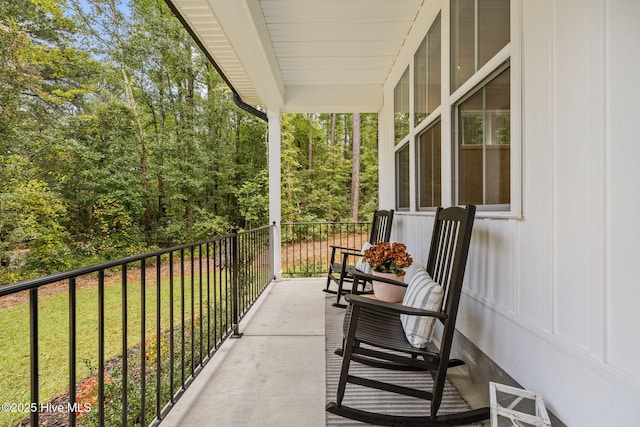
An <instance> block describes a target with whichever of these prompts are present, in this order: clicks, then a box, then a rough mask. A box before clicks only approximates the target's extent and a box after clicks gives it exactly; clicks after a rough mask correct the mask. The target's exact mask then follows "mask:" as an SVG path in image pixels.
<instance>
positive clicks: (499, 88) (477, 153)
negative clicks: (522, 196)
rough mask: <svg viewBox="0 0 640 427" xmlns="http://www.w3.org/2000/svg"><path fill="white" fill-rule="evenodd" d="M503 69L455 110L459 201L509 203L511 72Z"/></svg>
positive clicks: (480, 203) (482, 203) (505, 205)
mask: <svg viewBox="0 0 640 427" xmlns="http://www.w3.org/2000/svg"><path fill="white" fill-rule="evenodd" d="M504 68H506V66H505V67H504ZM504 68H502V69H500V70H499V71H498V74H497V75H496V74H494V75H493V76H491V77H490V78H489V79H488V80H487V81H486V82H484V83H482V84H481V85H480V86H479V87H478V88H477V89H475V90H474V91H472V92H471V94H470V95H469V96H467V97H466V98H463V100H462V101H461V102H460V103H459V104H457V105H456V107H455V109H454V111H455V119H456V123H457V128H456V139H457V146H458V153H457V154H458V203H460V204H474V205H504V207H505V208H508V205H509V203H510V194H511V137H510V135H511V119H510V117H511V105H510V94H511V91H510V71H509V69H508V68H506V69H504Z"/></svg>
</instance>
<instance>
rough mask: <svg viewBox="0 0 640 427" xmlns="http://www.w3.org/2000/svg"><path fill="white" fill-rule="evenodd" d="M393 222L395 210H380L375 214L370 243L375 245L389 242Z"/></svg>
mask: <svg viewBox="0 0 640 427" xmlns="http://www.w3.org/2000/svg"><path fill="white" fill-rule="evenodd" d="M392 222H393V210H390V211H385V210H379V211H376V212H375V213H374V214H373V222H372V223H371V236H370V237H369V243H371V244H372V245H375V244H376V243H378V242H388V241H389V239H390V238H391V223H392Z"/></svg>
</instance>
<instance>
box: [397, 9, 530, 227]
mask: <svg viewBox="0 0 640 427" xmlns="http://www.w3.org/2000/svg"><path fill="white" fill-rule="evenodd" d="M510 8H511V12H510V13H511V15H510V19H511V34H510V37H511V40H510V42H509V44H507V45H506V46H505V47H504V48H503V49H501V50H500V51H499V52H498V53H497V54H496V55H495V56H494V57H493V58H492V59H491V60H489V61H488V62H487V63H486V64H485V65H484V66H483V67H482V68H480V70H478V71H477V72H476V73H475V74H474V75H473V76H471V77H470V78H469V80H467V81H466V82H465V83H463V84H462V85H461V86H460V87H459V88H458V89H456V90H455V91H454V93H449V92H450V80H451V77H450V50H451V34H450V31H451V25H450V24H451V20H450V16H451V15H450V3H449V2H448V1H445V2H443V7H442V9H441V10H440V11H438V12H436V13H435V14H434V15H433V20H432V21H430V22H429V23H428V25H426V28H425V29H424V31H425V32H424V33H423V34H420V35H419V37H418V39H419V42H417V44H416V46H415V49H413V51H411V52H408V53H407V62H406V63H405V65H403V66H401V67H400V68H401V69H402V73H403V72H404V70H405V68H406V66H407V65H406V64H408V65H409V72H410V76H409V86H410V93H409V110H410V113H409V114H410V120H409V135H408V136H407V137H405V138H403V139H402V141H400V142H399V143H398V144H396V145H395V146H394V147H393V152H394V153H395V152H396V151H397V150H398V149H400V148H401V147H404V144H405V143H408V144H409V155H410V161H409V166H410V173H409V179H410V181H409V182H410V194H411V197H410V209H409V211H406V210H403V212H402V213H403V214H409V213H410V214H417V215H427V216H428V215H433V212H430V211H426V210H422V209H418V196H419V195H418V192H417V191H418V188H417V181H416V174H417V161H416V154H417V149H416V144H417V143H416V139H417V137H418V135H419V134H420V133H421V132H423V131H424V130H425V129H426V128H427V127H429V126H431V125H432V124H433V122H434V121H435V120H438V119H439V120H440V121H441V126H442V135H441V144H442V148H441V150H442V151H441V156H442V158H441V161H442V164H441V171H442V183H441V184H442V205H443V206H450V205H453V204H454V203H456V191H455V188H456V186H457V175H456V168H457V166H456V164H455V163H454V160H455V156H454V153H455V149H456V147H455V141H454V140H453V137H454V135H453V133H454V132H452V131H450V130H453V127H452V126H454V123H453V121H454V120H453V119H454V118H453V115H452V114H453V111H452V110H453V106H454V105H455V104H456V103H457V102H458V101H459V100H460V99H461V98H462V97H464V96H465V95H466V94H468V93H469V91H471V90H472V89H474V88H475V87H476V86H477V85H478V84H480V83H481V82H482V81H483V80H485V79H486V78H487V77H488V76H489V75H491V74H492V73H493V72H494V71H495V70H496V69H497V68H499V67H500V66H501V65H502V64H503V63H504V62H505V61H509V66H510V79H511V92H510V96H511V99H510V101H511V147H510V149H511V159H510V160H511V177H510V178H511V194H510V202H511V203H510V206H509V208H507V209H504V210H500V209H496V208H495V207H492V206H491V205H487V206H482V207H479V209H478V210H477V211H476V216H477V217H483V218H516V219H517V218H522V216H523V206H522V197H523V195H522V188H523V182H522V175H523V160H522V156H523V137H522V113H523V110H522V37H521V33H522V0H511V3H510ZM438 13H439V14H440V20H441V23H440V25H441V32H442V34H441V40H442V47H441V54H442V61H441V78H442V80H441V82H440V84H441V100H442V102H441V105H440V106H439V107H438V108H436V109H435V110H434V111H433V112H432V113H431V114H429V115H428V116H427V117H426V118H425V119H424V120H423V121H422V122H420V123H418V124H414V123H413V120H412V119H411V118H412V117H413V114H414V111H413V108H414V105H413V96H414V88H413V83H414V76H413V72H414V64H413V60H414V54H415V50H416V49H417V48H418V47H419V45H420V42H421V41H422V39H423V38H424V37H425V36H426V34H427V32H428V30H429V28H431V25H433V22H434V20H435V19H436V17H437V16H438ZM402 73H400V75H402ZM394 86H395V85H394ZM411 159H414V161H411ZM394 167H395V162H394ZM394 187H395V185H394ZM394 191H395V188H394ZM395 198H396V196H395V195H394V199H395Z"/></svg>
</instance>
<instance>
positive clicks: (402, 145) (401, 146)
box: [393, 140, 411, 212]
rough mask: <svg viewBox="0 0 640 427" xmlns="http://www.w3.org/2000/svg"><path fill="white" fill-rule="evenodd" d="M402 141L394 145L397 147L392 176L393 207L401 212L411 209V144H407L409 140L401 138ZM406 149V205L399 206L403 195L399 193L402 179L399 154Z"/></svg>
mask: <svg viewBox="0 0 640 427" xmlns="http://www.w3.org/2000/svg"><path fill="white" fill-rule="evenodd" d="M403 141H404V142H403V143H399V144H398V146H397V147H396V148H397V149H396V150H395V152H394V160H393V163H394V178H395V207H396V210H397V211H401V212H408V211H410V210H411V170H410V167H411V146H410V144H409V141H406V140H403ZM405 150H406V156H407V164H406V174H407V176H406V185H407V195H406V199H407V205H406V206H400V202H401V198H402V196H404V194H402V193H401V190H402V185H401V184H402V179H404V177H402V178H401V177H400V171H401V167H400V166H401V165H400V161H401V158H400V156H401V155H403V154H404V151H405Z"/></svg>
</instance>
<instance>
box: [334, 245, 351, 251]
mask: <svg viewBox="0 0 640 427" xmlns="http://www.w3.org/2000/svg"><path fill="white" fill-rule="evenodd" d="M329 247H330V248H332V249H334V250H335V249H340V250H342V251H357V250H358V249H357V248H350V247H347V246H339V245H329Z"/></svg>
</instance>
